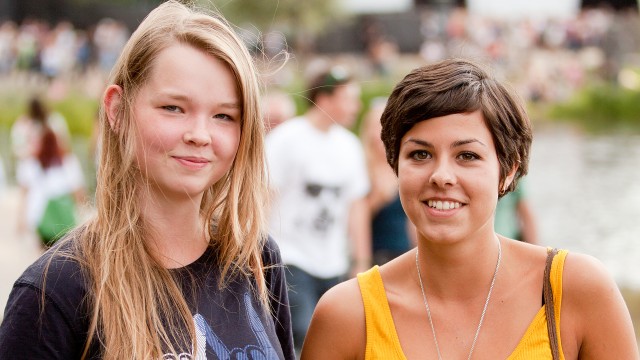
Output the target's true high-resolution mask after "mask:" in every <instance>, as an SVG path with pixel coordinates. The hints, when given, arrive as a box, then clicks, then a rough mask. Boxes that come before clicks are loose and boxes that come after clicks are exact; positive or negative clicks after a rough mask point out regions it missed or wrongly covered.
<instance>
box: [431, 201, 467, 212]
mask: <svg viewBox="0 0 640 360" xmlns="http://www.w3.org/2000/svg"><path fill="white" fill-rule="evenodd" d="M427 205H428V206H429V207H430V208H434V209H438V210H450V209H457V208H459V207H460V203H459V202H453V201H440V200H438V201H435V200H429V201H427Z"/></svg>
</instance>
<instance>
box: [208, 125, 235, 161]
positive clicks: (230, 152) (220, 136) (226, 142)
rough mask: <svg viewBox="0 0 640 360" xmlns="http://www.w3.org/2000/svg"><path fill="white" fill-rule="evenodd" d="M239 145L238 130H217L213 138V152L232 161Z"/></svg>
mask: <svg viewBox="0 0 640 360" xmlns="http://www.w3.org/2000/svg"><path fill="white" fill-rule="evenodd" d="M239 145H240V128H239V127H237V128H228V129H218V131H216V132H215V133H214V136H213V150H214V152H215V153H216V154H218V155H219V156H221V157H224V158H225V159H233V158H235V156H236V153H237V152H238V146H239Z"/></svg>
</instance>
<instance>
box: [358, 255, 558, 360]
mask: <svg viewBox="0 0 640 360" xmlns="http://www.w3.org/2000/svg"><path fill="white" fill-rule="evenodd" d="M566 256H567V251H566V250H560V251H559V252H558V254H557V255H556V257H555V258H554V260H553V264H552V266H551V287H552V289H553V295H554V305H555V307H554V312H555V315H556V331H557V334H558V346H559V348H560V359H561V360H564V355H563V353H562V341H561V336H560V308H561V305H562V270H563V267H564V260H565V258H566ZM358 284H359V285H360V293H361V295H362V302H363V303H364V313H365V321H366V331H367V344H366V350H365V357H364V358H365V360H379V359H384V360H395V359H400V360H406V359H407V358H406V357H405V355H404V352H403V351H402V347H401V346H400V340H399V339H398V334H397V332H396V327H395V324H394V323H393V317H392V316H391V308H390V307H389V302H388V300H387V294H386V293H385V291H384V284H383V283H382V277H381V276H380V270H379V268H378V266H377V265H376V266H374V267H373V268H371V269H370V270H369V271H367V272H364V273H360V274H358ZM545 306H546V305H543V306H542V307H541V308H540V310H539V311H538V313H537V314H536V316H535V317H534V319H533V321H532V322H531V324H529V327H528V329H527V331H526V332H525V334H524V336H523V337H522V338H521V339H520V342H519V343H518V345H517V346H516V348H515V350H514V351H513V352H512V353H511V355H510V356H509V357H508V358H507V360H531V359H535V360H545V359H552V356H551V347H550V345H549V334H548V332H547V317H546V315H545Z"/></svg>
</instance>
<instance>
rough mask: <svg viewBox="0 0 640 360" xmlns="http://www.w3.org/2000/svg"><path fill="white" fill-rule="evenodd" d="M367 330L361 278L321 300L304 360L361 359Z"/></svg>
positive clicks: (307, 340) (303, 352) (315, 312)
mask: <svg viewBox="0 0 640 360" xmlns="http://www.w3.org/2000/svg"><path fill="white" fill-rule="evenodd" d="M365 329H366V327H365V315H364V305H363V304H362V297H361V295H360V287H359V285H358V281H357V279H351V280H347V281H345V282H343V283H340V284H338V285H336V286H334V287H333V288H331V289H330V290H329V291H327V292H326V293H325V294H324V295H323V296H322V297H321V298H320V301H319V302H318V305H317V306H316V309H315V311H314V313H313V317H312V319H311V325H310V326H309V330H308V331H307V336H306V338H305V342H304V347H303V349H302V359H305V360H308V359H358V358H361V355H363V354H364V347H365V341H366V336H365ZM328 344H331V345H330V346H328Z"/></svg>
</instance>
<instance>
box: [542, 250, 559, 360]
mask: <svg viewBox="0 0 640 360" xmlns="http://www.w3.org/2000/svg"><path fill="white" fill-rule="evenodd" d="M557 253H558V249H555V248H554V249H548V250H547V264H546V266H545V268H544V285H543V287H542V289H543V290H542V292H543V294H544V303H545V307H544V310H545V314H546V317H547V330H548V331H549V343H550V345H551V355H552V356H553V360H560V350H559V347H558V333H557V331H556V314H555V305H554V301H553V289H552V288H551V264H552V263H553V258H554V257H555V256H556V254H557Z"/></svg>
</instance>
